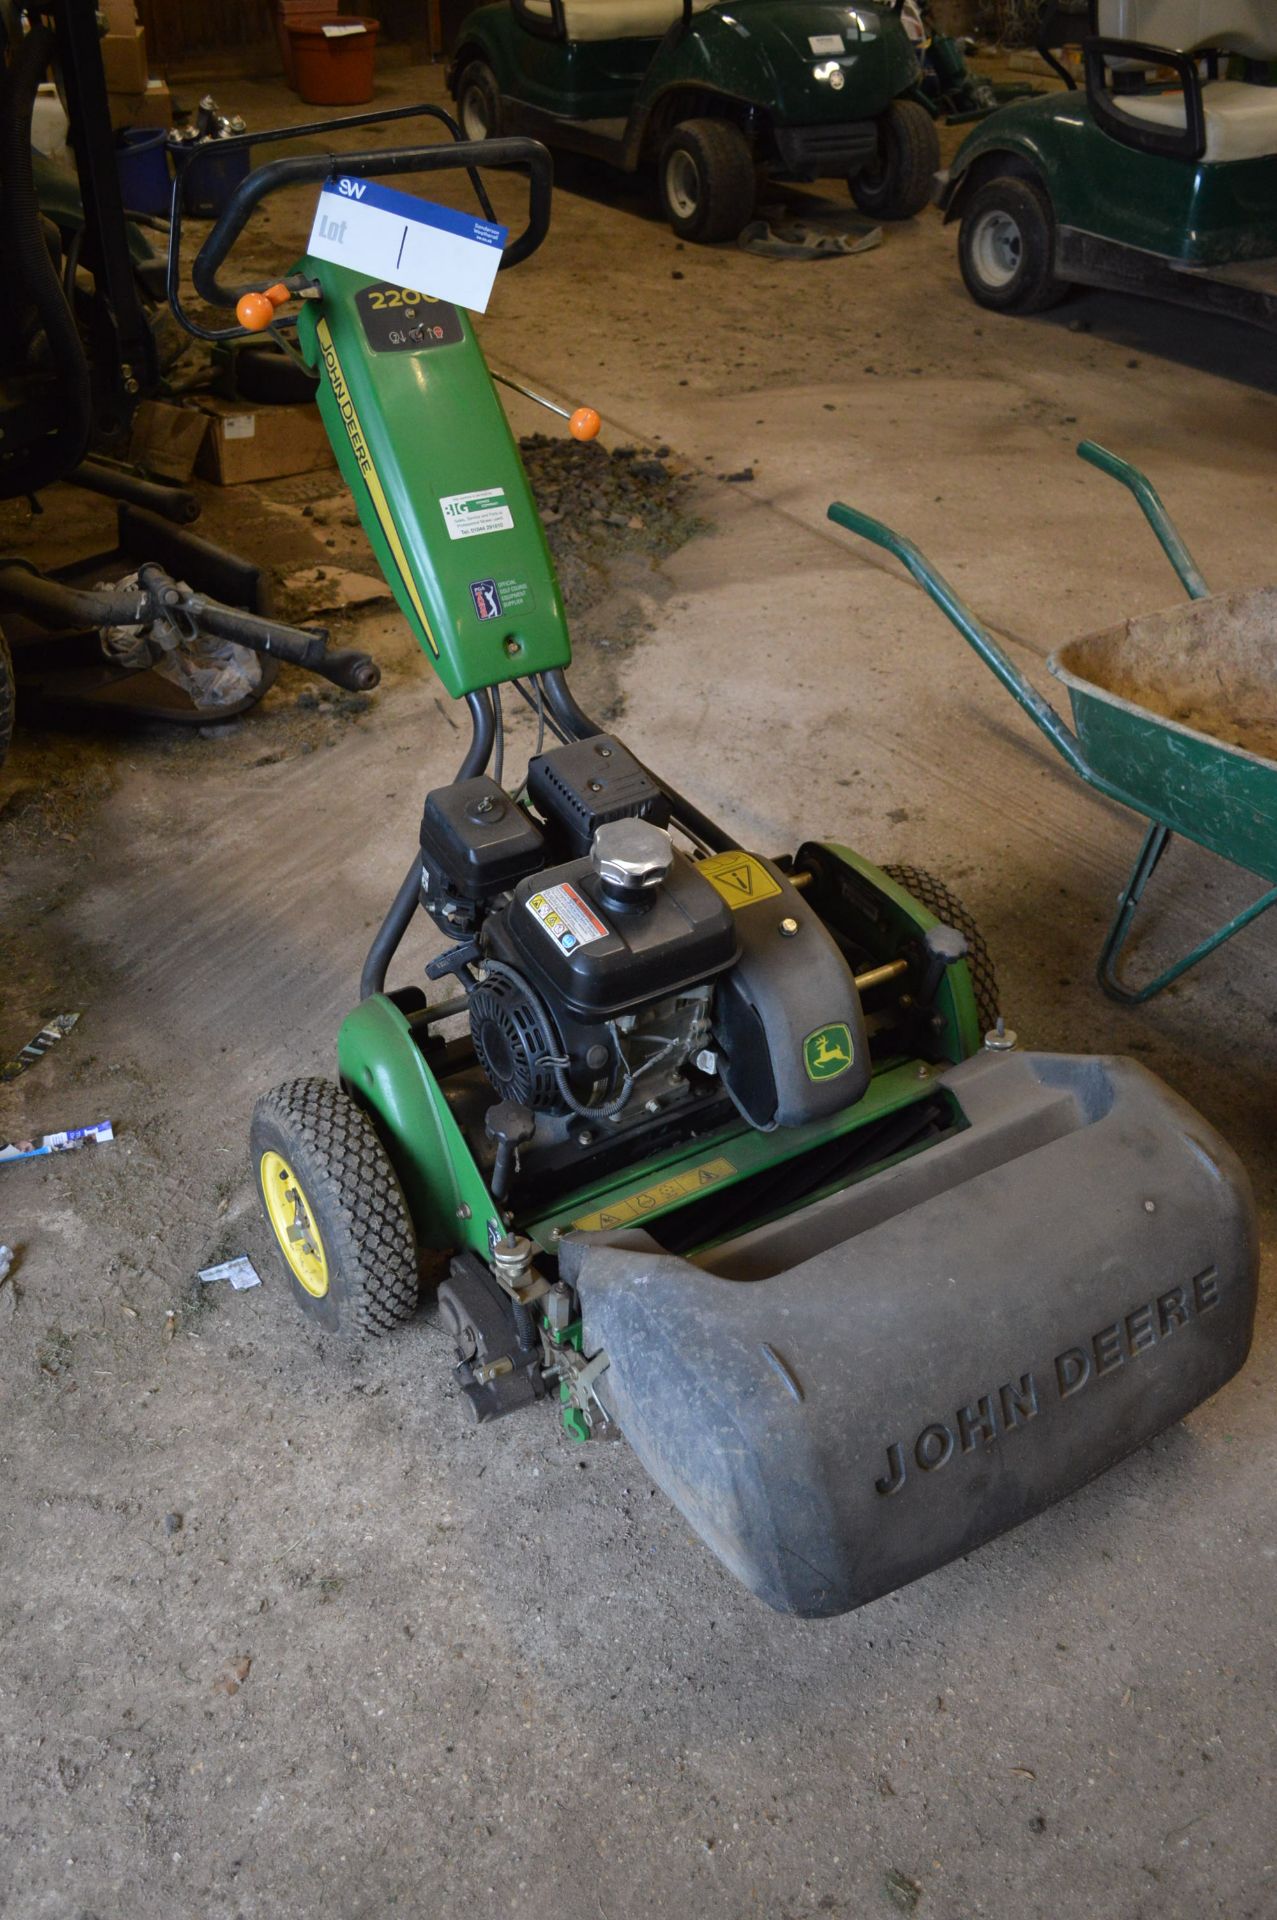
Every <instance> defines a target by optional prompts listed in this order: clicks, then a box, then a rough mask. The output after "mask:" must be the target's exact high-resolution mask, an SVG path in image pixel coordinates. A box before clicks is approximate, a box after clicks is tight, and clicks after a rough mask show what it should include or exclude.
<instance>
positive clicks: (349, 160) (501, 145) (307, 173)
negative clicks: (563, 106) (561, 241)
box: [167, 107, 554, 340]
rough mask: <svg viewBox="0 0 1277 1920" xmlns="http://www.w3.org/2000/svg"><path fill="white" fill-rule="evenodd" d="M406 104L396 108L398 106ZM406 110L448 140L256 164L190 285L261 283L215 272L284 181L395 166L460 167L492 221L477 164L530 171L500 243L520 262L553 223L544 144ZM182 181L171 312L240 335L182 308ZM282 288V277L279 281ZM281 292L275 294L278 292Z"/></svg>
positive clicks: (205, 296) (224, 293) (204, 291)
mask: <svg viewBox="0 0 1277 1920" xmlns="http://www.w3.org/2000/svg"><path fill="white" fill-rule="evenodd" d="M402 111H405V110H400V112H402ZM406 111H407V112H411V113H422V112H424V113H430V114H432V115H433V116H434V117H436V118H438V119H441V120H443V121H444V122H445V124H446V125H447V126H448V128H449V131H450V132H451V133H452V134H453V139H452V141H451V142H442V143H437V144H434V145H431V146H417V147H390V148H376V149H373V150H371V151H369V152H365V153H344V154H336V153H331V152H329V153H316V154H290V155H289V156H287V157H286V158H285V159H282V160H268V161H267V162H266V164H265V165H264V166H260V167H256V168H255V169H254V170H253V172H252V173H250V174H249V175H248V177H247V179H245V180H243V181H241V183H240V185H239V186H238V187H237V188H236V189H235V192H234V193H233V194H232V195H231V197H230V199H229V200H228V201H227V203H226V205H225V207H224V208H223V209H222V212H221V214H220V215H219V217H218V219H217V220H216V222H215V223H214V226H213V229H212V232H211V233H210V234H209V235H208V237H207V239H206V240H205V241H204V244H203V246H202V247H201V248H200V250H199V253H198V254H197V255H196V257H195V263H194V266H193V267H192V269H191V279H192V281H193V282H194V285H195V290H196V292H197V293H198V294H199V296H200V298H201V299H202V300H205V301H207V303H208V304H209V306H214V307H232V308H233V307H234V306H235V305H236V303H237V301H238V300H239V298H240V296H241V295H242V294H244V293H246V292H250V291H255V290H256V287H257V285H259V284H260V283H259V282H253V283H249V284H248V285H245V286H239V287H228V286H224V285H223V284H222V282H221V281H220V280H219V279H218V277H217V276H218V271H219V269H220V268H221V266H222V264H223V262H224V261H225V259H226V256H227V254H228V253H229V252H230V250H231V248H232V247H233V246H234V244H235V242H236V240H238V238H239V236H240V234H241V233H242V232H243V230H244V227H245V226H246V224H247V222H248V219H249V216H250V215H251V214H252V213H253V211H254V209H255V208H256V207H257V206H258V204H259V203H260V202H261V201H262V200H264V199H265V198H266V196H267V195H268V194H271V193H277V192H279V191H280V189H281V188H283V187H293V186H298V185H300V184H301V183H303V182H305V181H309V180H314V181H319V182H321V183H322V182H323V181H325V180H329V179H333V178H335V177H336V176H337V175H338V174H343V175H346V176H347V177H353V178H356V179H366V178H369V177H381V176H385V175H391V174H400V173H439V172H443V171H444V170H445V169H453V168H457V167H461V168H464V169H465V170H466V171H467V172H468V173H469V175H470V178H471V180H472V181H473V182H474V185H475V188H476V192H477V193H478V197H479V201H480V204H481V206H482V208H483V211H484V214H485V215H486V216H487V217H488V218H489V219H493V220H495V216H494V215H493V212H492V208H491V205H490V203H489V201H488V196H487V194H486V193H485V192H484V190H483V185H482V182H481V181H480V179H479V177H478V173H477V169H478V168H479V167H519V168H524V169H526V171H527V174H528V219H527V224H526V226H525V227H524V228H523V231H522V232H521V233H520V234H519V235H518V236H517V238H516V239H514V240H512V241H511V242H510V243H509V245H508V246H507V247H505V248H504V250H503V252H502V255H501V266H502V267H503V268H504V267H514V266H518V265H519V263H520V262H521V261H523V260H526V259H528V258H529V256H530V255H531V254H533V253H535V252H536V250H537V248H538V247H539V246H540V244H541V242H542V241H543V240H544V239H545V236H546V234H547V233H548V232H549V228H550V198H551V193H552V191H553V185H554V163H553V161H552V160H551V158H550V155H549V152H548V150H547V149H546V148H545V147H543V146H542V145H541V143H540V141H539V140H525V139H502V140H462V139H461V138H460V137H459V135H460V129H459V128H458V127H457V125H456V123H455V121H453V120H452V118H451V116H450V115H448V114H446V113H443V112H442V111H441V110H440V109H439V108H431V107H418V108H409V109H407V110H406ZM400 112H397V113H395V114H394V115H381V114H377V115H353V116H351V117H350V118H349V119H348V120H346V121H344V122H343V121H340V120H338V121H335V122H331V121H330V122H325V123H322V124H321V125H320V126H316V127H290V128H281V129H279V130H278V131H277V132H273V133H272V134H268V135H266V136H263V135H261V134H244V135H241V136H238V139H239V140H241V141H242V142H243V144H245V145H250V144H252V143H253V142H254V141H257V142H260V141H261V140H262V139H263V138H268V139H269V138H283V137H287V138H295V137H296V136H297V135H298V134H302V133H310V132H319V131H327V130H328V129H329V128H330V127H333V126H338V127H340V126H342V125H352V124H354V125H361V124H364V123H365V122H366V121H367V120H371V119H382V118H399V117H400ZM235 144H236V139H235V138H232V139H230V140H224V141H220V142H219V143H218V145H219V151H221V150H222V149H224V148H226V147H230V146H233V145H235ZM181 203H182V180H181V174H180V172H179V173H178V176H177V178H176V179H175V180H174V182H173V199H172V226H171V230H170V235H169V254H168V283H167V293H168V300H169V305H170V307H171V308H172V310H173V313H174V316H175V317H176V319H177V320H178V321H180V323H181V325H182V326H183V327H185V329H186V330H187V332H188V333H193V334H194V335H195V336H196V337H197V338H198V339H201V340H239V339H243V338H245V337H246V336H247V335H248V334H249V333H250V331H254V330H253V329H249V328H247V327H243V326H231V327H205V326H203V325H201V323H200V322H199V321H198V320H195V319H193V318H192V316H191V315H190V314H189V313H187V312H186V310H185V309H184V307H183V306H182V301H181V231H182V211H181ZM280 284H281V288H282V287H284V286H286V285H287V283H286V282H281V283H280ZM276 297H278V296H276ZM291 317H292V316H288V315H280V317H279V320H277V321H276V325H279V324H281V323H282V324H287V323H288V322H289V320H290V319H291Z"/></svg>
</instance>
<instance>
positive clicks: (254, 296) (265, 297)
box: [235, 280, 293, 333]
mask: <svg viewBox="0 0 1277 1920" xmlns="http://www.w3.org/2000/svg"><path fill="white" fill-rule="evenodd" d="M292 297H293V296H292V294H291V293H290V292H289V291H288V288H287V287H286V286H285V285H284V283H283V281H282V280H277V281H276V282H275V285H274V286H273V287H267V288H266V289H265V290H264V292H262V293H242V294H241V295H240V297H239V299H238V300H237V301H236V302H235V318H236V319H237V320H238V321H239V324H240V325H241V327H247V329H248V331H249V332H250V333H264V332H265V331H266V329H267V327H268V326H269V325H270V323H271V321H272V320H273V319H274V318H275V309H276V307H282V306H283V305H284V302H285V301H286V300H291V299H292Z"/></svg>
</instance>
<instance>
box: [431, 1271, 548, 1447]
mask: <svg viewBox="0 0 1277 1920" xmlns="http://www.w3.org/2000/svg"><path fill="white" fill-rule="evenodd" d="M438 1301H439V1317H440V1319H441V1321H442V1322H443V1325H444V1327H445V1328H446V1329H447V1331H448V1332H449V1333H450V1334H451V1336H452V1338H453V1340H454V1341H455V1342H456V1347H457V1352H458V1353H459V1355H460V1356H461V1358H460V1359H459V1361H458V1363H457V1366H456V1368H455V1373H456V1377H457V1382H458V1384H459V1386H460V1388H461V1391H462V1394H463V1395H464V1396H465V1399H466V1401H467V1403H468V1405H469V1407H470V1411H471V1413H472V1414H473V1415H474V1418H475V1420H476V1421H477V1422H479V1423H480V1424H482V1423H483V1422H484V1421H485V1420H496V1419H498V1418H499V1417H500V1416H501V1415H502V1414H504V1413H513V1412H514V1411H515V1409H516V1408H518V1407H526V1406H530V1405H531V1403H532V1402H533V1401H534V1400H539V1399H541V1398H542V1396H543V1395H544V1393H545V1382H544V1380H543V1379H542V1356H541V1342H540V1339H539V1337H538V1334H537V1331H536V1323H535V1321H534V1319H533V1316H532V1313H531V1311H530V1310H529V1309H528V1308H527V1307H524V1306H521V1305H520V1304H519V1302H518V1301H517V1300H513V1299H512V1298H511V1297H510V1295H509V1294H508V1293H507V1292H506V1291H504V1290H503V1289H502V1287H501V1286H500V1285H499V1284H498V1283H497V1281H496V1280H495V1279H494V1278H493V1276H492V1274H491V1273H490V1272H489V1271H488V1269H487V1268H486V1267H485V1266H484V1264H483V1262H482V1261H481V1260H479V1259H478V1258H476V1256H475V1255H474V1254H472V1253H461V1254H458V1255H457V1256H456V1257H455V1259H454V1260H453V1261H452V1264H451V1266H450V1267H449V1269H448V1277H447V1279H446V1280H444V1281H443V1282H442V1283H441V1285H440V1287H439V1295H438Z"/></svg>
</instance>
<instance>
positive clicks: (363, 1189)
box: [249, 1080, 420, 1339]
mask: <svg viewBox="0 0 1277 1920" xmlns="http://www.w3.org/2000/svg"><path fill="white" fill-rule="evenodd" d="M249 1144H250V1149H251V1153H252V1160H253V1173H254V1175H255V1177H256V1180H257V1190H258V1193H259V1194H260V1195H261V1201H262V1206H263V1208H264V1210H265V1213H266V1218H267V1220H268V1222H269V1223H270V1227H271V1231H272V1232H273V1233H274V1235H275V1239H276V1242H277V1243H278V1245H279V1248H280V1252H281V1254H282V1255H283V1258H284V1261H285V1264H286V1266H287V1268H288V1277H289V1281H290V1284H291V1286H292V1290H293V1297H294V1299H295V1300H296V1301H297V1304H298V1305H299V1306H300V1307H301V1308H302V1309H303V1311H304V1312H305V1313H307V1314H308V1315H309V1316H310V1318H311V1319H312V1320H315V1321H317V1322H318V1324H319V1325H320V1326H321V1327H323V1328H324V1330H325V1331H326V1332H328V1333H336V1334H342V1335H345V1336H347V1337H353V1338H355V1339H360V1338H365V1337H367V1336H370V1335H375V1334H381V1333H390V1332H392V1331H393V1329H394V1328H395V1327H398V1326H401V1325H402V1324H403V1322H404V1321H405V1320H410V1319H411V1318H412V1316H413V1314H414V1312H415V1311H416V1307H417V1299H418V1294H419V1290H420V1286H419V1280H418V1270H417V1243H416V1236H415V1234H414V1233H413V1227H412V1218H411V1216H410V1214H409V1212H408V1204H407V1202H406V1200H405V1199H404V1196H403V1189H402V1188H401V1187H400V1185H399V1181H398V1179H397V1177H396V1174H395V1170H394V1168H393V1167H392V1166H391V1164H390V1161H389V1159H388V1158H387V1155H386V1150H385V1148H384V1147H383V1146H382V1144H381V1142H380V1140H379V1139H378V1138H377V1135H376V1132H375V1130H374V1128H373V1124H372V1122H371V1120H370V1119H369V1118H368V1116H367V1114H366V1113H365V1112H364V1111H363V1109H362V1108H360V1107H358V1106H356V1104H355V1102H354V1101H353V1100H352V1099H351V1097H350V1095H349V1094H348V1093H346V1092H345V1091H344V1090H343V1089H342V1088H341V1087H337V1086H334V1085H333V1083H332V1081H331V1080H288V1081H286V1082H285V1083H284V1085H283V1086H282V1087H276V1088H275V1089H274V1090H273V1092H271V1093H266V1094H263V1095H262V1098H261V1099H260V1100H259V1101H258V1102H257V1105H256V1107H255V1108H254V1110H253V1124H252V1127H251V1129H250V1132H249ZM275 1182H279V1185H278V1186H275V1185H274V1183H275ZM268 1187H270V1189H271V1191H270V1192H269V1193H268V1191H267V1189H268ZM285 1220H286V1221H287V1223H288V1225H289V1226H291V1227H292V1229H293V1231H294V1232H296V1230H297V1229H298V1228H300V1229H301V1230H302V1233H301V1237H300V1241H299V1244H298V1245H297V1246H296V1247H295V1248H294V1250H291V1251H290V1249H289V1247H288V1245H287V1244H286V1236H285V1233H284V1232H283V1231H281V1224H282V1222H283V1221H285ZM321 1269H322V1273H321V1271H320V1270H321ZM321 1279H322V1283H323V1284H322V1287H321V1286H320V1284H319V1283H320V1280H321Z"/></svg>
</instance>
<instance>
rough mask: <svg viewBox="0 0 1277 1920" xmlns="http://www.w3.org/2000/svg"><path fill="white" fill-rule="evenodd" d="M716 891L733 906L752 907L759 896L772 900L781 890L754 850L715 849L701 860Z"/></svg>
mask: <svg viewBox="0 0 1277 1920" xmlns="http://www.w3.org/2000/svg"><path fill="white" fill-rule="evenodd" d="M696 871H697V873H703V874H704V876H705V878H706V879H707V880H708V881H709V883H710V885H711V887H713V889H714V891H715V892H716V893H721V894H722V896H723V898H724V900H726V902H727V904H728V906H729V907H733V908H735V907H752V906H753V904H754V902H755V900H770V899H771V898H772V896H773V895H774V894H778V893H779V892H780V886H779V883H778V882H777V881H775V880H773V879H772V876H771V875H770V873H768V871H767V869H766V867H765V866H764V865H763V863H762V861H761V860H755V858H754V856H753V854H752V853H715V854H711V855H710V857H709V859H708V860H701V861H700V862H698V864H697V868H696Z"/></svg>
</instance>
